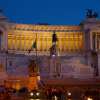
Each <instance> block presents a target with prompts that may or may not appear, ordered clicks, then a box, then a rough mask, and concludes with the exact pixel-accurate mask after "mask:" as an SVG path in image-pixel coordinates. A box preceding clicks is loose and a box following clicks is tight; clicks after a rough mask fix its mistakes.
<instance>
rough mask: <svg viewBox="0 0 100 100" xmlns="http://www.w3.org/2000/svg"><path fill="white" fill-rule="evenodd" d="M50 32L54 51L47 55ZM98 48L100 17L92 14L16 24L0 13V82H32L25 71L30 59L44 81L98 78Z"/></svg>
mask: <svg viewBox="0 0 100 100" xmlns="http://www.w3.org/2000/svg"><path fill="white" fill-rule="evenodd" d="M2 18H3V19H2ZM53 34H56V36H57V41H56V53H57V54H56V55H50V52H51V51H50V48H51V47H52V45H53V42H52V38H53V37H52V35H53ZM35 42H36V48H34V47H33V48H32V45H33V44H34V43H35ZM54 49H55V48H54ZM99 51H100V20H98V19H96V18H87V19H86V20H85V21H83V22H82V24H81V25H77V26H67V25H65V26H63V25H28V24H16V23H11V22H8V21H6V19H5V18H4V17H2V16H1V17H0V76H1V77H0V84H6V86H8V87H14V88H17V89H19V88H20V87H22V86H27V87H28V85H29V84H30V85H29V87H30V86H31V85H34V83H35V82H36V81H35V82H33V81H34V80H37V79H33V78H32V79H31V77H30V71H29V65H30V63H31V62H32V61H31V60H32V59H34V61H35V62H36V64H37V66H38V70H39V72H38V76H40V79H41V80H42V81H44V82H47V81H48V80H49V81H50V80H66V79H80V80H81V79H92V78H95V77H96V78H99V77H100V53H99ZM33 74H34V73H33ZM33 76H34V75H33ZM30 79H31V80H30ZM47 84H48V82H47Z"/></svg>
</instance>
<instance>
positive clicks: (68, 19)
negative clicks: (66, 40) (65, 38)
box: [0, 0, 100, 25]
mask: <svg viewBox="0 0 100 100" xmlns="http://www.w3.org/2000/svg"><path fill="white" fill-rule="evenodd" d="M0 8H1V9H3V12H4V15H6V16H7V17H8V18H9V20H10V21H12V22H16V23H26V24H36V23H48V24H54V25H56V24H62V25H65V24H66V25H77V24H79V23H80V22H81V21H82V20H83V19H84V18H85V13H86V9H88V8H89V9H93V10H94V11H97V12H98V13H99V15H100V0H0Z"/></svg>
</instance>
